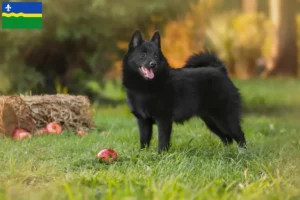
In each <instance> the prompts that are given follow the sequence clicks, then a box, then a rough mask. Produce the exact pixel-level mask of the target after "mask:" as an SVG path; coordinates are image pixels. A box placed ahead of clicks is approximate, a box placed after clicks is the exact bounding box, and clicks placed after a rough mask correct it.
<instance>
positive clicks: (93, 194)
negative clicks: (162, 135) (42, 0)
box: [0, 80, 300, 200]
mask: <svg viewBox="0 0 300 200" xmlns="http://www.w3.org/2000/svg"><path fill="white" fill-rule="evenodd" d="M236 85H237V86H238V87H239V88H240V89H241V93H242V94H243V96H244V98H245V99H246V103H247V106H249V107H252V106H257V104H256V102H255V100H253V98H255V97H256V96H258V97H259V98H260V99H264V101H265V102H267V103H268V104H272V105H275V104H279V103H281V105H290V106H293V110H294V111H295V113H296V112H298V115H299V109H298V108H299V106H300V101H299V97H300V96H299V95H300V94H299V93H297V91H298V89H299V88H298V86H299V80H268V82H267V83H266V84H262V81H261V80H254V81H236ZM109 87H112V86H109ZM109 87H108V88H109ZM108 90H110V89H108ZM125 108H127V107H126V106H120V107H119V108H117V109H108V108H105V109H97V110H96V113H95V116H94V119H95V122H96V123H97V125H99V126H100V127H101V128H100V130H99V131H95V132H93V133H91V134H90V135H88V136H86V137H83V138H79V137H77V136H75V135H74V133H69V132H65V133H63V135H45V136H39V137H36V138H32V139H31V140H25V141H12V140H10V139H1V140H0V160H1V162H0V199H3V200H6V199H27V200H31V199H58V200H60V199H159V200H160V199H163V200H164V199H219V200H221V199H224V200H225V199H228V200H229V199H240V200H243V199H266V200H268V199H291V200H292V199H299V198H300V190H299V188H300V181H299V176H298V174H299V173H300V168H299V165H300V156H299V150H300V140H299V130H300V125H299V117H298V118H297V117H296V116H293V115H290V114H288V115H283V113H282V112H276V113H273V114H271V113H264V114H257V113H252V114H250V115H246V116H245V118H244V120H243V128H244V130H245V133H246V136H247V139H248V150H246V151H243V150H239V149H238V148H237V146H236V145H233V146H230V147H228V148H224V147H223V145H222V144H221V142H220V141H219V139H218V138H217V137H216V136H214V135H213V134H212V133H210V132H209V131H208V129H206V128H205V125H204V123H202V122H201V121H200V120H199V119H194V120H191V121H189V122H188V123H186V124H184V125H175V126H174V132H173V135H172V148H171V150H170V152H168V153H165V154H162V155H158V154H157V153H156V150H157V149H156V145H157V128H156V127H155V128H154V137H153V141H152V145H151V147H150V149H148V150H145V151H139V149H138V148H139V143H138V129H137V127H136V121H135V119H134V118H133V116H132V115H127V113H126V112H127V111H126V109H125ZM297 109H298V111H297ZM289 112H290V111H288V110H286V111H285V113H289ZM102 130H106V131H109V132H110V134H105V135H104V134H101V131H102ZM107 147H110V148H113V149H114V150H116V151H117V153H118V156H119V161H118V162H116V163H115V164H112V165H107V164H103V163H99V162H97V160H96V159H95V155H96V154H97V153H98V152H99V151H100V150H101V149H103V148H107Z"/></svg>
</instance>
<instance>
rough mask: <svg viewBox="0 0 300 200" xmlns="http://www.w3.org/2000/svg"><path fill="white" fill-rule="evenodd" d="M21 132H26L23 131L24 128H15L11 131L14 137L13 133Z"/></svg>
mask: <svg viewBox="0 0 300 200" xmlns="http://www.w3.org/2000/svg"><path fill="white" fill-rule="evenodd" d="M22 132H27V131H25V130H24V129H21V128H16V129H15V130H14V131H13V133H12V137H14V136H15V135H18V134H19V133H22Z"/></svg>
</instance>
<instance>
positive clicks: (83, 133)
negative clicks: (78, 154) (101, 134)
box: [77, 130, 88, 137]
mask: <svg viewBox="0 0 300 200" xmlns="http://www.w3.org/2000/svg"><path fill="white" fill-rule="evenodd" d="M87 134H88V133H87V132H85V131H82V130H80V131H77V136H79V137H82V136H85V135H87Z"/></svg>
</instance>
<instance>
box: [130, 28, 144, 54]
mask: <svg viewBox="0 0 300 200" xmlns="http://www.w3.org/2000/svg"><path fill="white" fill-rule="evenodd" d="M142 42H143V37H142V33H141V31H139V30H136V31H135V32H134V33H133V35H132V37H131V41H130V43H129V50H131V49H134V48H136V47H137V46H138V45H140V44H141V43H142Z"/></svg>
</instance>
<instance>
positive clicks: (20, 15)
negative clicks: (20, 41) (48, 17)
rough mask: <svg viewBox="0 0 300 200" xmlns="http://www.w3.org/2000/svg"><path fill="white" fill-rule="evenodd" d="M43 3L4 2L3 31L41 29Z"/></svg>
mask: <svg viewBox="0 0 300 200" xmlns="http://www.w3.org/2000/svg"><path fill="white" fill-rule="evenodd" d="M42 18H43V14H42V2H3V3H2V28H3V29H41V28H42V25H43V19H42Z"/></svg>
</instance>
